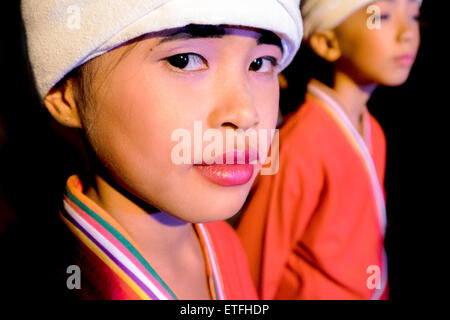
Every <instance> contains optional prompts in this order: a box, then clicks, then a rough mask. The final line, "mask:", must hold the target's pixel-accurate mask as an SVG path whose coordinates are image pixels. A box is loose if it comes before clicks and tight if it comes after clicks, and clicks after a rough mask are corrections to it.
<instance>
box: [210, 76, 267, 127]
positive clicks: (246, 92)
mask: <svg viewBox="0 0 450 320" xmlns="http://www.w3.org/2000/svg"><path fill="white" fill-rule="evenodd" d="M218 82H219V83H217V85H216V86H215V87H216V88H217V90H215V91H216V95H215V107H214V108H213V109H212V111H211V113H210V114H209V116H208V124H209V126H210V127H211V128H216V129H233V130H237V129H243V130H247V129H249V128H253V127H256V126H257V125H258V124H259V115H258V110H257V107H256V106H255V103H254V99H253V96H252V90H251V87H250V86H251V85H250V83H249V82H248V81H247V78H246V76H238V75H236V73H235V74H228V76H227V77H225V78H221V80H218Z"/></svg>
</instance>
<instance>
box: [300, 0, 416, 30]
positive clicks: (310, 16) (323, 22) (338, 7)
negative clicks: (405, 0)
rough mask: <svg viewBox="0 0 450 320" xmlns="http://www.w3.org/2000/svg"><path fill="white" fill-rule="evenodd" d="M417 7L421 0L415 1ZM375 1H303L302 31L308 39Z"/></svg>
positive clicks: (333, 26)
mask: <svg viewBox="0 0 450 320" xmlns="http://www.w3.org/2000/svg"><path fill="white" fill-rule="evenodd" d="M416 1H417V2H418V3H419V5H421V4H422V0H416ZM371 2H375V0H303V1H302V3H303V5H302V15H303V31H304V38H305V39H308V38H309V37H310V36H311V35H312V34H313V33H314V32H317V31H323V30H330V29H333V28H335V27H337V26H338V25H340V24H341V23H342V22H343V21H344V20H345V19H347V18H348V17H349V16H350V15H351V14H352V13H354V12H356V11H357V10H359V9H361V8H363V7H364V6H366V5H368V4H369V3H371Z"/></svg>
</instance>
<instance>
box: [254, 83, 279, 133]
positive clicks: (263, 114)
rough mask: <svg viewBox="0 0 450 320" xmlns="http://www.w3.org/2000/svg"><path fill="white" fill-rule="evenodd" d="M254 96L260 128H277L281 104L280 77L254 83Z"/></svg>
mask: <svg viewBox="0 0 450 320" xmlns="http://www.w3.org/2000/svg"><path fill="white" fill-rule="evenodd" d="M252 96H253V101H254V105H255V108H256V109H257V112H258V117H259V122H260V125H259V127H260V128H265V129H272V128H275V126H276V122H277V118H278V110H279V103H280V87H279V82H278V77H277V76H275V78H274V79H270V80H266V81H255V82H253V83H252Z"/></svg>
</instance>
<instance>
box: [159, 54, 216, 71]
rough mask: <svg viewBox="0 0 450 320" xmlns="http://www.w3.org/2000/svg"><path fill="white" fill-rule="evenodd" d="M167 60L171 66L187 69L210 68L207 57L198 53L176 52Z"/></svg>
mask: <svg viewBox="0 0 450 320" xmlns="http://www.w3.org/2000/svg"><path fill="white" fill-rule="evenodd" d="M166 60H167V62H168V63H169V64H170V65H171V66H173V67H175V68H177V69H181V70H185V71H200V70H205V69H207V68H208V63H207V61H206V59H205V58H203V57H202V56H200V55H198V54H196V53H181V54H176V55H173V56H171V57H168V58H167V59H166Z"/></svg>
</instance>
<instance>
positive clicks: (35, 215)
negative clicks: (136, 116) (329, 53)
mask: <svg viewBox="0 0 450 320" xmlns="http://www.w3.org/2000/svg"><path fill="white" fill-rule="evenodd" d="M5 2H6V3H2V7H1V16H2V18H1V21H0V23H1V26H2V28H0V30H1V31H0V32H1V37H0V70H1V79H2V85H1V86H0V90H1V91H0V93H1V100H0V250H1V251H0V256H1V260H0V265H1V272H0V283H1V284H2V287H3V288H4V286H5V285H6V286H8V288H10V289H9V291H8V292H9V295H10V298H15V297H20V293H19V291H22V290H29V289H32V290H34V291H33V292H35V293H37V295H36V298H37V297H38V296H40V297H41V298H42V297H51V296H52V290H53V289H52V288H53V287H52V275H51V271H50V270H52V266H51V264H52V258H53V257H54V256H57V255H58V252H59V251H58V250H64V248H63V247H62V244H61V245H60V246H58V233H57V232H56V231H55V229H56V228H57V223H56V222H55V212H56V208H57V205H58V204H59V203H60V201H61V192H62V190H63V187H64V184H65V180H66V177H68V176H69V175H70V174H73V173H76V172H79V171H80V170H81V169H82V168H83V158H82V156H80V153H79V152H78V149H77V147H72V146H71V144H70V143H67V141H66V140H69V141H71V142H72V144H73V143H74V144H75V145H76V143H77V139H76V136H75V135H74V134H73V133H72V132H71V131H70V130H66V129H64V128H62V127H61V126H59V125H57V124H56V123H55V122H54V121H53V120H52V119H51V117H50V116H49V114H48V113H47V111H46V110H45V109H44V108H43V107H42V106H41V104H40V102H39V97H38V94H37V92H36V89H35V87H34V83H33V80H32V74H31V71H30V67H29V62H28V58H27V52H26V43H25V39H24V29H23V25H22V22H21V18H20V10H19V3H20V1H18V0H8V1H5ZM437 3H442V2H439V1H430V0H426V1H424V4H423V7H422V21H423V22H422V45H421V49H420V51H419V55H418V58H417V62H416V64H415V66H414V68H413V70H412V73H411V76H410V79H409V80H408V81H407V82H406V83H405V84H404V85H402V86H401V87H397V88H378V89H377V90H376V92H375V93H374V95H373V97H372V98H371V101H370V102H369V109H370V111H371V112H372V114H373V115H374V116H375V117H376V118H377V119H378V121H379V122H380V124H381V126H382V127H383V129H384V131H385V134H386V139H387V143H388V144H387V166H386V196H387V213H388V230H387V238H386V250H387V253H388V259H389V282H390V283H389V285H390V292H391V298H392V299H393V300H398V299H404V298H424V297H429V296H430V295H431V296H434V295H435V293H434V292H433V291H431V289H429V288H428V284H431V282H435V283H436V281H439V279H438V280H432V279H434V278H433V277H436V276H437V277H438V278H439V277H440V276H441V275H442V279H443V280H444V279H445V275H444V271H445V269H444V264H443V262H442V259H443V257H445V251H444V252H441V253H440V254H435V252H434V250H433V249H434V248H436V247H437V246H438V244H439V242H438V240H437V237H436V236H437V235H439V232H438V226H439V225H440V224H442V223H443V216H445V214H446V213H447V212H448V209H447V208H446V207H444V206H442V204H441V203H443V201H442V199H443V196H444V195H443V191H444V189H443V188H444V187H443V186H442V184H440V183H439V181H445V179H444V170H443V169H442V168H444V166H443V165H442V162H443V161H445V160H446V158H445V156H444V151H445V148H446V144H445V142H443V140H444V137H445V135H444V131H445V120H446V109H447V108H448V102H447V100H446V99H445V98H446V96H447V92H446V90H443V89H442V88H443V85H444V84H446V83H447V82H448V75H447V72H448V66H447V64H448V59H449V58H448V57H444V54H442V53H443V52H445V50H446V49H444V47H443V46H444V45H445V40H444V39H445V37H442V35H441V34H442V33H443V32H445V33H446V32H447V31H446V30H445V29H443V28H440V27H438V22H439V20H438V18H437V12H438V10H439V9H441V10H442V8H440V7H437ZM433 5H434V7H433ZM443 43H444V44H443ZM444 64H445V65H444ZM302 68H308V66H304V65H302V64H301V63H300V62H298V61H296V62H294V64H293V65H292V66H291V67H289V68H288V69H287V70H286V72H285V74H286V77H287V78H288V81H289V88H288V89H287V90H285V91H283V92H282V100H281V103H282V106H283V108H284V109H283V110H284V111H286V112H288V111H292V110H293V109H294V108H293V107H296V106H298V103H299V102H300V101H301V99H302V96H303V92H304V90H303V91H302V87H303V82H302V79H301V76H300V74H301V71H299V70H303V69H302ZM299 72H300V73H299ZM447 90H448V89H447ZM430 266H431V267H432V268H431V271H430ZM438 284H439V282H438ZM424 287H427V288H424Z"/></svg>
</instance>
